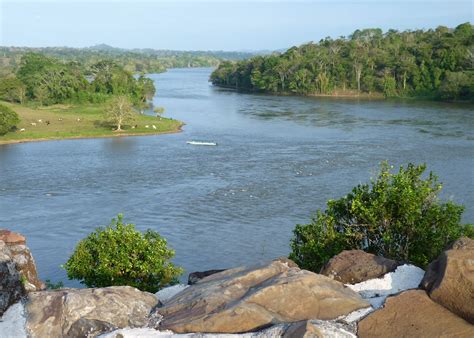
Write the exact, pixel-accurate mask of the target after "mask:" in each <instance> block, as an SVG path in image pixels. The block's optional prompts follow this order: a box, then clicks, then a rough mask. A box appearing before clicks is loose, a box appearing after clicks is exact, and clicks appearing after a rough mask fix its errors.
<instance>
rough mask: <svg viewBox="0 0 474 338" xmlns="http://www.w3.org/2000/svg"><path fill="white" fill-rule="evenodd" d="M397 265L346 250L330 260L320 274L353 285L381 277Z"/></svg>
mask: <svg viewBox="0 0 474 338" xmlns="http://www.w3.org/2000/svg"><path fill="white" fill-rule="evenodd" d="M399 265H400V263H399V262H396V261H394V260H391V259H387V258H384V257H380V256H376V255H373V254H370V253H367V252H365V251H362V250H346V251H343V252H341V253H340V254H338V255H336V256H334V257H333V258H331V259H330V260H329V262H327V263H326V265H325V266H324V267H323V268H322V269H321V272H320V273H321V274H322V275H325V276H328V277H331V278H334V279H335V280H337V281H339V282H342V283H344V284H355V283H360V282H364V281H366V280H368V279H373V278H379V277H382V276H383V275H385V274H386V273H388V272H391V271H394V270H395V269H396V268H397V266H399Z"/></svg>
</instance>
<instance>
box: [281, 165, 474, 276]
mask: <svg viewBox="0 0 474 338" xmlns="http://www.w3.org/2000/svg"><path fill="white" fill-rule="evenodd" d="M390 169H391V168H390V167H389V165H388V164H387V163H386V162H385V163H382V165H381V170H380V173H379V174H378V176H377V177H376V178H375V179H374V180H372V182H371V184H370V185H369V184H361V185H358V186H356V187H355V188H354V189H352V191H351V192H350V193H349V194H347V196H345V197H342V198H340V199H338V200H329V201H328V203H327V209H326V210H324V211H318V212H317V214H316V215H315V216H314V217H313V219H312V220H311V222H310V223H308V224H301V225H297V226H296V227H295V229H294V237H293V239H292V241H291V248H292V252H291V254H290V258H291V259H293V260H294V261H295V262H296V263H297V264H298V265H300V267H302V268H305V269H308V270H312V271H315V272H319V270H320V269H321V267H322V266H323V265H324V264H325V263H326V262H327V261H328V260H329V259H330V258H331V257H333V256H334V255H336V254H338V253H340V252H341V251H343V250H349V249H361V250H364V251H367V252H370V253H373V254H376V255H380V256H383V257H387V258H391V259H395V260H398V261H403V262H409V263H413V264H415V265H418V266H421V267H425V266H426V265H427V264H428V263H429V262H431V261H432V260H434V259H435V258H436V257H437V256H438V255H439V254H440V253H441V252H442V250H443V249H444V248H445V247H446V246H447V245H448V244H449V243H451V242H452V241H454V240H456V239H457V238H459V237H461V236H463V235H464V236H469V237H474V228H473V226H472V225H469V224H467V225H462V224H461V215H462V213H463V210H464V208H463V207H462V206H460V205H457V204H455V203H453V202H452V201H447V202H441V201H440V200H439V198H438V194H439V193H440V191H441V188H442V185H441V184H440V183H439V182H438V179H437V177H436V176H435V175H434V174H433V173H431V172H430V173H429V174H428V176H427V177H426V178H422V175H423V173H424V172H425V170H426V166H425V165H419V166H415V165H413V164H409V165H408V166H407V167H406V168H404V167H400V169H399V171H398V172H397V173H392V172H391V171H390Z"/></svg>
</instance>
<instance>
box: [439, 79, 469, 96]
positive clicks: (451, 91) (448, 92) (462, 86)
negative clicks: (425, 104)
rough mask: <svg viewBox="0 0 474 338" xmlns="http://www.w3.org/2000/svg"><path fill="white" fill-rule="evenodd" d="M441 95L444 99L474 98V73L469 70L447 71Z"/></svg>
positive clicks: (440, 89) (440, 91)
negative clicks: (468, 71)
mask: <svg viewBox="0 0 474 338" xmlns="http://www.w3.org/2000/svg"><path fill="white" fill-rule="evenodd" d="M439 95H440V97H441V98H443V99H449V100H456V99H471V100H474V74H473V73H471V74H469V73H467V72H455V73H452V72H447V73H446V77H445V79H444V80H443V82H442V84H441V87H440V88H439Z"/></svg>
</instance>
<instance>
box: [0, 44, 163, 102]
mask: <svg viewBox="0 0 474 338" xmlns="http://www.w3.org/2000/svg"><path fill="white" fill-rule="evenodd" d="M154 94H155V87H154V85H153V81H152V80H151V79H149V78H146V77H144V76H139V77H134V76H133V74H132V73H131V72H130V71H127V70H126V69H125V68H124V67H123V66H121V65H119V64H118V63H116V62H115V61H111V60H105V61H98V62H96V63H93V64H90V65H87V66H84V65H82V64H80V63H78V62H76V61H69V62H64V61H61V60H58V59H56V58H52V57H48V56H45V55H43V54H38V53H27V54H24V55H23V56H22V57H21V60H20V61H19V63H18V66H17V67H16V71H15V72H14V73H12V74H8V75H6V76H4V77H0V100H5V101H10V102H17V103H20V104H23V103H25V102H26V101H28V102H33V103H35V104H39V105H50V104H57V103H85V102H91V103H101V102H105V101H107V100H108V99H110V98H111V97H113V96H116V95H125V96H127V97H129V98H130V100H131V102H132V103H133V104H134V105H135V106H136V107H138V108H141V109H143V108H144V107H145V106H147V100H149V99H151V98H152V97H153V95H154Z"/></svg>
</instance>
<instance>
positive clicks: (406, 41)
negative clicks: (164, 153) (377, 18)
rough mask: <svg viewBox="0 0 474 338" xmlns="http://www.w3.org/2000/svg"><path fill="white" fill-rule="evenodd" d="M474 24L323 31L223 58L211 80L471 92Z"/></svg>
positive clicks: (280, 88)
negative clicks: (338, 33)
mask: <svg viewBox="0 0 474 338" xmlns="http://www.w3.org/2000/svg"><path fill="white" fill-rule="evenodd" d="M473 45H474V29H473V26H472V25H471V24H470V23H464V24H461V25H459V26H457V27H456V28H454V29H450V28H447V27H443V26H439V27H438V28H436V29H430V30H415V31H403V32H399V31H396V30H389V31H387V32H386V33H383V32H382V30H381V29H379V28H375V29H364V30H356V31H355V32H354V33H353V34H352V35H350V36H349V37H347V38H346V37H341V38H338V39H332V38H329V37H328V38H325V39H322V40H321V41H320V42H319V43H312V42H311V43H307V44H304V45H302V46H300V47H292V48H290V49H288V50H287V51H286V52H284V53H274V54H272V55H267V56H256V57H253V58H250V59H247V60H243V61H238V62H231V61H226V62H222V63H221V64H220V65H219V67H218V68H217V69H216V70H215V71H214V72H213V73H212V75H211V81H212V83H213V84H214V85H217V86H223V87H232V88H236V89H239V90H248V91H255V92H269V93H291V94H296V95H312V94H324V95H335V94H340V93H343V94H351V95H360V94H361V93H364V94H372V93H381V94H383V95H384V96H385V97H409V96H422V97H429V98H440V99H446V100H466V99H467V100H473V99H474V46H473Z"/></svg>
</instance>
